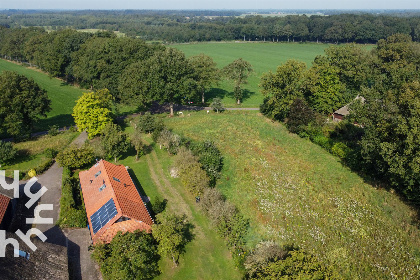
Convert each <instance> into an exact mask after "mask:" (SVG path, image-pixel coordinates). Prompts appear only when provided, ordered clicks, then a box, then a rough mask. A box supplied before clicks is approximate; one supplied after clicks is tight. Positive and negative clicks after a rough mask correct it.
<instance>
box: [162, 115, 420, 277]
mask: <svg viewBox="0 0 420 280" xmlns="http://www.w3.org/2000/svg"><path fill="white" fill-rule="evenodd" d="M165 123H166V125H167V126H168V127H169V128H171V129H173V131H174V132H175V133H178V134H180V135H184V136H186V137H189V138H192V139H196V140H201V141H202V140H211V141H214V143H215V144H216V146H217V147H218V148H219V149H220V150H221V151H222V154H223V156H224V168H223V173H222V176H221V179H220V180H219V183H218V185H217V187H218V188H220V189H221V190H222V191H223V193H224V194H225V195H226V196H227V198H228V199H229V200H231V201H232V202H234V203H235V204H236V206H237V207H239V209H240V210H241V212H242V213H243V214H244V215H245V216H246V217H248V218H250V219H251V226H252V230H251V233H250V234H249V236H248V245H250V247H251V248H252V247H253V246H255V244H256V243H257V242H259V241H261V240H275V241H277V242H278V243H279V244H283V245H291V244H294V245H297V246H299V247H301V248H302V249H304V250H305V251H307V252H310V253H312V254H314V255H316V256H317V257H318V258H319V259H320V260H321V261H322V262H324V263H325V264H327V265H328V266H329V267H331V268H332V269H333V270H334V271H336V272H337V273H338V274H339V275H341V277H343V278H344V279H393V278H399V279H420V270H419V268H420V267H419V265H420V238H419V234H420V231H419V228H418V224H417V223H416V222H415V218H416V213H415V211H414V210H413V209H411V208H410V207H409V206H407V205H405V204H404V203H403V202H402V201H400V199H399V198H398V197H397V195H395V194H394V193H393V192H392V191H386V190H383V189H377V188H375V186H372V185H370V184H368V183H366V182H364V180H363V179H362V178H361V177H359V176H358V175H357V174H355V173H353V172H352V171H350V170H349V169H348V168H346V167H344V166H343V165H342V164H341V163H340V161H339V159H338V158H336V157H334V156H332V155H331V154H329V153H328V152H326V151H325V150H323V149H322V148H321V147H319V146H317V145H315V144H313V143H311V142H310V141H308V140H305V139H301V138H299V137H298V136H297V135H294V134H291V133H289V132H288V131H287V129H286V128H285V127H284V126H283V125H282V124H280V123H277V122H276V123H274V122H272V121H271V120H268V119H267V118H265V117H264V116H262V115H260V114H259V113H258V112H251V111H238V112H235V111H226V112H224V113H219V114H217V113H212V114H206V113H205V112H197V113H191V117H185V118H181V117H175V118H168V119H166V121H165Z"/></svg>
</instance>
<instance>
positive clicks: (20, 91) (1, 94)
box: [0, 71, 51, 138]
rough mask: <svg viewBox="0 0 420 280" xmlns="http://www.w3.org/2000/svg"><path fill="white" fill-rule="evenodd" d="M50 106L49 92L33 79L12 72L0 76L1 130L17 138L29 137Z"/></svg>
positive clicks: (5, 72)
mask: <svg viewBox="0 0 420 280" xmlns="http://www.w3.org/2000/svg"><path fill="white" fill-rule="evenodd" d="M50 106H51V101H50V99H49V98H48V95H47V92H46V91H45V90H43V89H41V88H40V87H39V86H38V84H36V83H35V82H34V80H33V79H28V78H27V77H25V76H23V75H19V74H17V73H15V72H10V71H4V72H2V73H1V74H0V130H3V131H6V132H7V133H8V134H10V135H12V136H15V137H17V138H22V137H25V136H28V135H30V133H31V131H32V129H33V126H34V123H35V122H36V121H37V120H38V119H39V117H40V116H43V117H46V113H47V112H49V111H50V110H51V107H50Z"/></svg>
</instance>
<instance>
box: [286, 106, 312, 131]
mask: <svg viewBox="0 0 420 280" xmlns="http://www.w3.org/2000/svg"><path fill="white" fill-rule="evenodd" d="M314 119H315V114H314V112H313V111H312V108H311V107H309V105H308V104H307V103H306V101H305V100H303V99H301V98H296V99H295V100H293V103H292V105H290V111H289V113H288V116H287V119H286V125H287V128H288V129H289V131H290V132H292V133H297V134H299V133H301V132H303V131H304V130H305V128H306V126H307V125H308V124H309V123H310V122H312V121H313V120H314Z"/></svg>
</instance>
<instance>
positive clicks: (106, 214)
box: [90, 198, 118, 234]
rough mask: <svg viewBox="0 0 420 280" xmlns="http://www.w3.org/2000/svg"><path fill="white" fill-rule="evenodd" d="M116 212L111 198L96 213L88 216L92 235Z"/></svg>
mask: <svg viewBox="0 0 420 280" xmlns="http://www.w3.org/2000/svg"><path fill="white" fill-rule="evenodd" d="M117 213H118V211H117V208H116V207H115V203H114V199H113V198H111V199H110V200H108V202H107V203H105V204H104V205H103V206H102V207H101V208H99V210H98V211H96V212H95V213H94V214H93V215H92V216H90V222H91V223H92V230H93V234H96V233H97V232H98V231H99V230H100V229H101V228H102V227H103V226H104V225H106V224H107V223H108V222H109V221H110V220H111V219H112V218H114V217H115V215H117Z"/></svg>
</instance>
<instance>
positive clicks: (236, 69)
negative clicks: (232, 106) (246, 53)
mask: <svg viewBox="0 0 420 280" xmlns="http://www.w3.org/2000/svg"><path fill="white" fill-rule="evenodd" d="M252 71H253V69H252V66H251V64H250V63H249V62H248V61H245V60H243V59H242V58H239V59H237V60H235V61H233V62H232V63H230V64H228V65H226V66H225V67H224V68H223V72H224V73H225V75H226V77H227V78H228V79H230V80H232V81H233V82H234V83H235V87H234V90H233V93H234V97H235V99H236V101H237V104H241V99H242V89H241V86H242V85H243V84H246V83H247V82H248V81H247V80H248V77H249V75H250V74H251V73H252Z"/></svg>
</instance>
